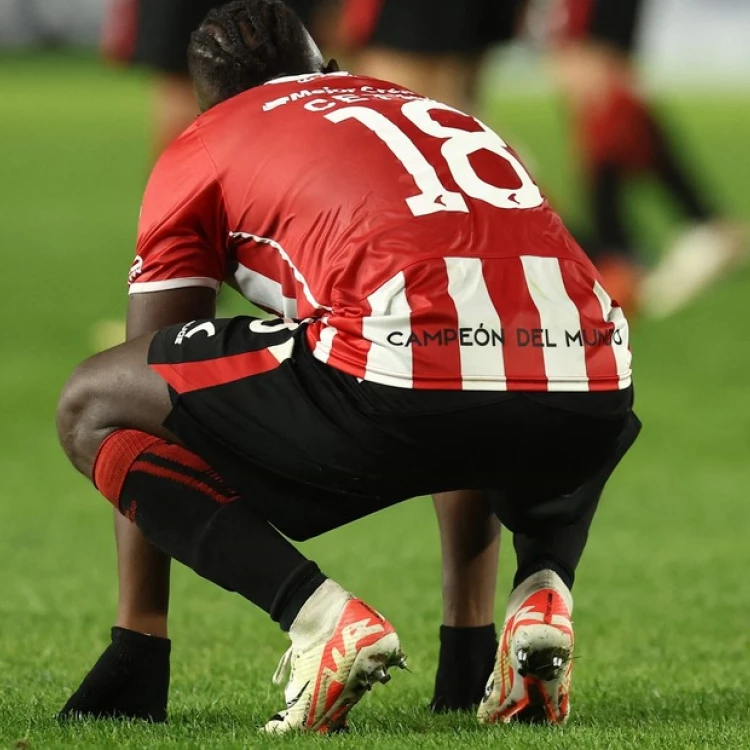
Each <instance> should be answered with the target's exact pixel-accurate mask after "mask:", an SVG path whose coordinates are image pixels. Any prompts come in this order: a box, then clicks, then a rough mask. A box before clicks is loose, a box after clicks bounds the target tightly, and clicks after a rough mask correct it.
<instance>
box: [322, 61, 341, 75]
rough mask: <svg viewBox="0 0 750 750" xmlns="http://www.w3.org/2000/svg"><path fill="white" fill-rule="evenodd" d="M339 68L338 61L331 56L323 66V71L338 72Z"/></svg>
mask: <svg viewBox="0 0 750 750" xmlns="http://www.w3.org/2000/svg"><path fill="white" fill-rule="evenodd" d="M340 70H341V68H340V67H339V64H338V62H337V61H336V60H334V59H333V58H331V59H330V60H329V61H328V63H327V64H326V66H325V68H323V72H324V73H338V72H339V71H340Z"/></svg>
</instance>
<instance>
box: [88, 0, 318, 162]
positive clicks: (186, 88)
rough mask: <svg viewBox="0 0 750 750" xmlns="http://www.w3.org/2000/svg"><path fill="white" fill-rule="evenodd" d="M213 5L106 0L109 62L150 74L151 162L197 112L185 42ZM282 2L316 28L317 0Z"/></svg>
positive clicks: (206, 0) (210, 0) (192, 0)
mask: <svg viewBox="0 0 750 750" xmlns="http://www.w3.org/2000/svg"><path fill="white" fill-rule="evenodd" d="M218 5H221V2H217V1H216V0H110V3H109V12H108V14H107V18H106V20H105V25H104V34H103V39H102V52H103V54H104V56H105V57H106V58H107V59H108V60H111V61H113V62H116V63H119V64H125V65H133V66H139V67H143V68H145V69H147V70H149V71H151V73H152V76H153V98H152V105H151V118H152V120H151V125H152V127H151V138H152V153H153V159H154V160H156V158H158V156H159V155H160V154H161V152H162V151H163V150H164V149H165V148H166V147H167V146H168V145H169V144H170V143H171V142H172V141H173V140H174V139H175V138H176V137H177V136H178V135H179V134H180V133H182V131H183V130H185V128H186V127H187V126H188V125H190V123H191V122H192V121H193V120H194V119H195V117H196V116H197V115H198V106H197V104H196V103H195V96H194V94H193V88H192V84H191V83H190V76H189V74H188V69H187V46H188V41H189V39H190V34H191V33H192V32H193V31H194V30H195V29H197V28H198V25H199V24H200V22H201V21H202V20H203V19H204V18H205V17H206V15H207V14H208V12H209V11H210V10H211V8H214V7H216V6H218ZM287 5H289V6H290V7H291V8H293V9H294V11H295V12H296V13H297V14H298V15H299V17H300V18H301V19H302V21H303V22H304V23H305V24H306V25H308V26H309V27H310V28H313V29H314V28H315V23H316V10H317V9H318V8H319V7H320V6H321V0H289V1H288V2H287Z"/></svg>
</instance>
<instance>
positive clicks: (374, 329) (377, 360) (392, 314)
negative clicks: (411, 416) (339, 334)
mask: <svg viewBox="0 0 750 750" xmlns="http://www.w3.org/2000/svg"><path fill="white" fill-rule="evenodd" d="M367 301H368V302H369V303H370V310H371V313H370V315H368V316H367V317H365V318H362V337H363V338H365V339H367V340H368V341H371V342H372V344H371V346H370V351H369V352H368V353H367V365H366V367H365V380H375V381H377V382H378V383H384V384H385V385H396V386H401V387H402V388H411V387H412V381H413V375H414V371H413V366H412V353H411V346H398V347H394V346H393V344H390V343H389V342H388V336H389V335H391V334H394V333H395V334H397V335H398V337H399V340H400V341H402V342H403V341H406V340H407V339H408V338H409V336H410V335H411V308H410V307H409V302H408V300H407V299H406V278H405V276H404V274H403V271H399V272H398V273H397V274H396V275H395V276H394V277H393V278H392V279H389V280H388V281H386V282H385V284H383V285H382V286H381V287H380V288H379V289H377V290H376V291H374V292H373V293H372V294H371V295H370V296H369V297H368V298H367Z"/></svg>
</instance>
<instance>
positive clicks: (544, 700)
mask: <svg viewBox="0 0 750 750" xmlns="http://www.w3.org/2000/svg"><path fill="white" fill-rule="evenodd" d="M572 611H573V599H572V597H571V594H570V591H569V590H568V587H567V586H566V585H565V584H564V583H563V582H562V580H561V579H560V577H559V576H558V575H557V574H556V573H554V572H552V571H551V570H542V571H539V572H538V573H535V574H534V575H532V576H529V577H528V578H527V579H526V580H525V581H524V582H523V583H521V585H520V586H518V587H517V588H516V589H515V590H514V591H513V592H512V593H511V595H510V600H509V602H508V609H507V611H506V618H505V626H504V628H503V635H502V638H501V640H500V646H499V648H498V651H497V656H496V657H495V668H494V670H493V672H492V674H491V675H490V678H489V680H488V682H487V688H486V690H485V693H484V698H483V699H482V702H481V704H480V705H479V711H478V713H477V718H478V719H479V721H480V722H481V723H483V724H495V723H498V722H509V721H510V720H511V719H513V718H516V719H518V720H521V721H528V722H548V723H550V724H563V723H565V721H566V720H567V718H568V714H569V712H570V677H571V672H572V669H573V624H572V622H571V620H570V616H571V612H572Z"/></svg>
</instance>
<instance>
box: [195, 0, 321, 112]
mask: <svg viewBox="0 0 750 750" xmlns="http://www.w3.org/2000/svg"><path fill="white" fill-rule="evenodd" d="M313 50H314V48H313ZM313 50H311V47H310V40H309V36H308V34H307V30H306V29H305V27H304V25H303V23H302V21H300V19H299V17H298V16H297V14H296V13H295V12H294V11H293V10H292V9H291V8H289V7H288V6H287V5H286V4H285V3H283V2H282V0H235V1H234V2H230V3H227V4H226V5H223V6H221V7H218V8H214V9H213V10H211V11H210V12H209V14H208V15H207V16H206V18H205V20H204V21H203V23H202V24H201V25H200V27H199V28H198V30H197V31H194V32H193V34H192V36H191V38H190V46H189V48H188V64H189V67H190V74H191V76H192V78H193V81H194V82H195V84H196V89H203V90H204V91H208V92H210V95H209V97H208V98H209V99H210V100H211V104H215V103H217V102H219V101H223V100H224V99H228V98H230V97H232V96H235V95H236V94H239V93H241V92H242V91H246V90H247V89H249V88H252V87H253V86H259V85H260V84H262V83H265V82H266V81H269V80H271V79H272V78H277V77H279V76H283V75H298V74H302V73H314V72H319V71H320V70H321V69H322V64H321V60H320V59H319V57H318V56H317V55H316V54H314V53H313ZM199 98H200V97H199Z"/></svg>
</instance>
